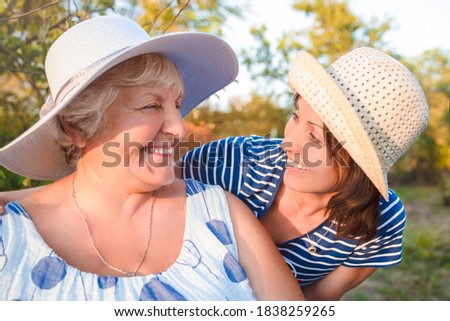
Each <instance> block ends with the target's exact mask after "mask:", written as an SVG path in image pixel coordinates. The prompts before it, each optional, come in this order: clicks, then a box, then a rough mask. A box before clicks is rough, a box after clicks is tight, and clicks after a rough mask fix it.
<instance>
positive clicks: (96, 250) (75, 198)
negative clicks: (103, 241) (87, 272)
mask: <svg viewBox="0 0 450 321" xmlns="http://www.w3.org/2000/svg"><path fill="white" fill-rule="evenodd" d="M75 177H76V174H74V176H73V181H72V198H73V200H74V201H75V205H76V206H77V208H78V214H79V216H80V217H81V220H82V221H83V223H84V227H85V228H86V232H87V234H88V237H89V242H90V243H91V246H92V248H93V249H94V251H95V254H96V255H97V257H98V258H99V259H100V261H102V263H103V264H105V265H106V266H107V267H108V268H110V269H111V270H114V271H116V272H119V273H121V274H123V275H125V276H129V277H131V276H135V275H136V273H137V272H138V271H139V269H140V268H141V265H142V263H143V262H144V260H145V257H146V256H147V252H148V248H149V247H150V240H151V238H152V225H153V208H154V207H155V202H156V191H153V192H152V197H153V199H152V203H151V208H150V217H149V224H148V237H147V246H146V248H145V251H144V254H143V255H142V258H141V260H140V261H139V264H138V266H137V267H136V269H135V270H134V272H128V271H125V270H123V269H121V268H119V267H117V266H114V265H112V264H111V263H109V262H108V261H107V260H106V259H105V258H104V257H103V255H101V254H100V251H99V250H98V248H97V247H96V246H95V243H94V239H93V237H92V233H91V229H90V228H89V225H88V223H87V221H86V219H85V218H84V213H83V210H82V209H81V208H80V205H78V201H77V194H76V190H75Z"/></svg>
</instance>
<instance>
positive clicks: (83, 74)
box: [39, 46, 130, 117]
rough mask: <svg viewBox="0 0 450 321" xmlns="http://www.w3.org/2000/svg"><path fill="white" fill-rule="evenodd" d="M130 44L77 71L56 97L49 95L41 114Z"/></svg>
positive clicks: (43, 114)
mask: <svg viewBox="0 0 450 321" xmlns="http://www.w3.org/2000/svg"><path fill="white" fill-rule="evenodd" d="M129 47H130V46H127V47H124V48H121V49H119V50H117V51H114V52H113V53H110V54H109V55H107V56H104V57H102V58H101V59H99V60H97V61H95V62H94V63H92V64H90V65H89V66H87V67H86V68H84V69H83V70H81V71H79V72H78V73H76V74H75V75H74V76H72V77H70V78H69V80H67V81H66V82H65V83H64V84H63V85H62V86H61V88H60V89H59V90H58V93H57V94H56V96H55V99H53V98H52V95H49V97H48V98H47V101H46V102H45V104H44V106H42V108H41V111H40V112H39V116H40V117H43V116H45V115H46V114H47V113H48V112H49V111H50V110H52V109H53V108H54V107H55V106H56V105H57V104H60V103H61V101H62V100H64V98H65V97H66V96H67V95H68V94H69V93H70V92H71V91H72V90H73V89H75V88H76V87H78V86H79V85H80V84H81V83H82V82H84V81H85V80H86V78H87V77H88V73H89V72H90V71H92V70H93V69H94V68H95V67H97V66H98V65H99V64H101V63H103V62H104V61H105V60H107V59H109V58H111V57H112V56H115V55H117V54H119V53H120V52H121V51H124V50H125V49H127V48H129Z"/></svg>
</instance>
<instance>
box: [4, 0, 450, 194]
mask: <svg viewBox="0 0 450 321" xmlns="http://www.w3.org/2000/svg"><path fill="white" fill-rule="evenodd" d="M230 3H232V4H230ZM291 4H292V10H294V11H295V12H298V15H299V19H305V20H307V21H309V22H310V25H309V27H306V28H304V29H295V28H293V29H292V30H290V31H289V32H286V33H284V34H280V35H279V36H278V38H277V39H275V41H273V40H272V39H271V40H270V41H269V39H268V37H267V26H266V25H264V24H263V25H252V26H251V27H250V28H251V30H250V32H251V34H252V35H253V37H254V40H255V42H254V45H249V46H248V47H246V48H245V49H244V50H243V51H242V52H240V53H239V56H240V59H241V62H242V64H243V66H245V67H246V68H247V69H248V71H249V72H250V74H251V76H252V79H253V80H254V82H255V84H256V85H257V87H258V90H257V92H253V93H251V94H250V95H249V96H248V97H236V98H235V99H234V100H233V101H232V102H231V103H230V104H229V106H228V108H227V109H225V110H223V109H217V108H214V107H213V106H211V105H210V104H208V102H206V103H204V104H203V105H202V107H201V108H198V109H196V110H195V111H194V112H193V113H191V114H190V115H189V116H188V117H187V118H186V121H187V123H188V128H190V129H191V130H195V133H194V132H193V131H191V132H189V135H190V136H189V138H188V139H190V140H191V143H190V145H189V144H188V145H189V146H191V145H192V144H194V140H196V141H197V142H198V141H200V142H201V143H204V142H206V141H207V140H211V139H217V138H221V137H224V136H230V135H250V134H258V135H270V136H278V137H282V136H283V127H284V124H285V122H286V121H287V119H288V117H289V113H290V111H291V110H292V101H291V95H290V93H289V88H288V86H287V81H286V76H287V71H288V68H289V65H290V63H291V62H292V61H293V59H294V56H295V55H296V54H297V53H298V51H299V50H301V49H305V50H308V51H309V52H310V53H311V54H313V55H314V56H317V57H318V59H319V61H320V62H321V63H323V64H324V65H328V64H329V63H331V62H333V61H334V60H335V59H336V57H338V56H340V55H342V54H343V53H344V52H346V51H348V50H350V49H352V48H354V47H358V46H361V45H369V46H373V47H376V48H380V49H382V50H385V51H387V52H389V53H390V54H392V55H393V56H395V57H396V58H398V59H400V60H401V61H402V62H403V63H405V64H406V65H407V66H408V67H409V68H411V70H412V71H413V73H414V74H415V75H416V76H417V78H418V80H419V81H420V83H421V84H422V86H423V88H424V91H425V93H426V96H427V99H428V102H429V105H430V122H429V126H428V128H427V129H426V130H425V132H424V133H423V135H422V136H421V137H420V139H419V141H417V142H416V143H415V144H414V145H413V147H412V148H411V149H410V150H409V151H408V153H407V154H406V155H405V156H403V157H402V158H401V159H400V161H399V162H397V164H396V165H395V166H394V168H393V169H392V170H391V173H390V180H391V181H394V182H397V183H402V184H413V183H415V184H418V183H420V184H437V183H438V181H439V180H440V177H441V176H442V173H445V172H449V171H450V155H449V152H450V148H449V146H450V133H449V127H450V126H449V123H450V121H449V97H450V63H449V57H450V53H449V52H445V51H443V50H441V49H439V48H436V49H434V50H430V51H427V52H424V53H423V54H421V55H420V56H418V57H413V58H409V59H405V58H404V57H401V56H400V55H398V54H397V53H395V51H394V50H392V49H390V48H389V47H388V45H387V44H386V43H385V41H384V38H385V34H386V33H388V32H389V30H390V29H391V24H392V23H393V21H395V19H394V18H393V17H387V18H385V19H383V20H377V19H370V20H369V21H365V20H363V19H362V18H361V17H358V16H356V15H355V14H354V13H353V12H352V11H351V10H350V8H349V5H348V3H347V2H346V1H338V0H292V2H291ZM247 5H248V3H247V2H246V1H241V2H229V1H221V0H191V1H189V0H185V1H181V0H178V1H175V0H173V1H167V0H151V1H147V0H124V1H113V0H67V1H51V0H36V1H26V0H6V1H3V2H1V5H0V42H1V46H0V81H1V83H2V86H1V88H0V144H1V146H5V145H6V144H7V143H8V142H10V141H12V140H13V138H15V137H17V136H18V135H19V134H20V133H22V132H24V131H25V130H26V129H27V128H29V127H30V125H31V124H32V123H33V122H35V121H36V120H37V118H38V110H39V108H40V106H41V105H42V104H43V102H44V101H45V99H46V96H47V90H48V88H47V85H46V81H45V75H44V60H45V55H46V52H47V50H48V48H49V46H50V44H51V43H52V42H53V41H54V40H55V39H56V37H58V35H60V34H61V33H62V32H63V31H64V30H66V29H67V28H69V27H70V26H71V25H73V24H76V23H77V22H79V21H82V20H84V19H86V18H89V17H91V16H93V15H99V14H107V13H112V12H113V13H117V14H121V15H125V16H128V17H130V18H133V19H135V20H137V21H138V22H139V23H140V24H141V25H143V26H144V28H145V29H146V30H147V31H148V32H149V33H150V34H152V35H158V34H162V33H165V32H168V31H178V30H188V29H189V30H200V31H205V32H210V33H214V34H217V35H222V33H223V28H224V26H225V25H226V23H227V21H229V19H230V18H236V19H244V15H243V12H245V10H246V9H247ZM195 135H197V137H194V136H195ZM192 146H193V145H192ZM0 171H1V172H0V189H2V190H11V189H18V188H23V187H27V186H34V185H35V184H40V183H39V182H33V181H31V182H28V180H26V179H23V178H19V177H15V175H14V174H12V173H10V172H9V171H7V170H5V169H3V168H0Z"/></svg>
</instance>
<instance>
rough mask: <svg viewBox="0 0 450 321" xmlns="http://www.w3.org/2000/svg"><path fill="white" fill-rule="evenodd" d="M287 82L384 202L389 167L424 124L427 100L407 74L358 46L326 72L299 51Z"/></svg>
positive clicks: (389, 59) (375, 52) (392, 62)
mask: <svg viewBox="0 0 450 321" xmlns="http://www.w3.org/2000/svg"><path fill="white" fill-rule="evenodd" d="M288 81H289V85H290V86H291V88H292V90H293V91H294V92H298V93H299V94H300V95H301V96H302V97H303V98H304V99H305V100H306V101H307V102H308V103H309V104H310V105H311V107H312V108H313V109H314V111H315V112H316V113H317V114H318V115H319V117H320V118H321V119H322V121H323V122H324V124H325V125H326V126H327V127H328V128H329V130H330V131H331V132H332V133H333V135H334V136H335V137H336V138H337V139H338V141H340V142H341V144H343V148H345V149H346V150H347V151H348V153H349V154H350V156H351V157H352V158H353V160H354V161H355V162H356V163H357V164H358V165H359V166H360V167H361V169H362V170H363V171H364V173H365V174H366V175H367V176H368V177H369V179H370V180H371V181H372V183H373V184H374V185H375V187H376V188H377V189H378V190H379V191H380V193H381V195H383V197H384V198H385V199H386V200H388V181H387V173H388V171H389V169H390V168H391V167H392V165H393V164H394V163H395V162H396V161H397V160H398V159H399V158H400V157H401V156H402V155H403V154H404V153H405V152H406V150H407V149H408V148H409V147H410V146H411V145H412V143H413V142H414V141H415V140H416V139H417V138H418V136H419V135H420V133H421V132H422V131H423V130H424V129H425V127H426V126H427V123H428V104H427V101H426V98H425V95H424V93H423V91H422V89H421V87H420V85H419V83H418V82H417V80H416V79H415V78H414V76H413V75H412V74H411V72H410V71H409V70H408V69H407V68H406V67H405V66H403V65H402V64H401V63H400V62H398V61H397V60H395V59H394V58H392V57H390V56H389V55H387V54H386V53H384V52H381V51H379V50H376V49H373V48H368V47H362V48H358V49H354V50H352V51H350V52H348V53H346V54H345V55H343V56H342V57H340V58H339V59H338V60H336V61H335V62H334V63H333V64H332V65H331V66H330V67H328V68H327V69H326V70H325V69H324V68H323V67H322V66H321V65H320V64H319V63H318V62H317V60H316V59H314V58H313V57H312V56H311V55H309V54H308V53H306V52H301V53H300V54H299V55H298V56H297V58H296V59H295V61H294V64H293V65H292V67H291V69H290V71H289V76H288Z"/></svg>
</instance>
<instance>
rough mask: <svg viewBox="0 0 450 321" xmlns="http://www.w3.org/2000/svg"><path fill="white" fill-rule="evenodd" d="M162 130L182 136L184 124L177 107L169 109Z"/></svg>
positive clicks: (184, 128)
mask: <svg viewBox="0 0 450 321" xmlns="http://www.w3.org/2000/svg"><path fill="white" fill-rule="evenodd" d="M162 130H163V132H164V133H167V134H171V135H178V136H179V137H182V136H184V133H185V132H186V126H185V124H184V122H183V119H182V118H181V114H180V111H179V109H176V110H174V111H171V112H169V113H168V114H167V117H166V119H165V121H164V124H163V128H162Z"/></svg>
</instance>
